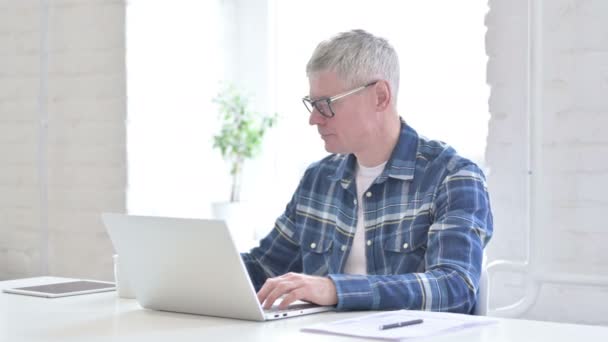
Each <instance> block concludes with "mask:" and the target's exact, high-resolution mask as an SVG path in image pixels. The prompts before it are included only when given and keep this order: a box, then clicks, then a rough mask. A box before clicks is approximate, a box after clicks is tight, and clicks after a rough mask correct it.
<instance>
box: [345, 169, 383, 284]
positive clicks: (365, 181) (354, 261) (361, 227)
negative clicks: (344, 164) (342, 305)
mask: <svg viewBox="0 0 608 342" xmlns="http://www.w3.org/2000/svg"><path fill="white" fill-rule="evenodd" d="M385 165H386V162H384V163H382V164H380V165H378V166H374V167H365V166H362V165H361V164H359V163H357V169H356V171H355V174H356V182H357V183H356V184H357V204H358V207H357V228H356V230H355V237H354V239H353V245H352V247H351V250H350V253H349V254H348V258H347V259H346V265H345V266H344V273H348V274H367V258H366V257H365V246H366V244H365V217H364V216H363V212H364V210H365V208H364V207H363V196H364V194H365V192H366V191H367V189H368V188H369V187H370V185H372V183H373V182H374V180H376V178H378V176H380V174H381V173H382V170H384V166H385Z"/></svg>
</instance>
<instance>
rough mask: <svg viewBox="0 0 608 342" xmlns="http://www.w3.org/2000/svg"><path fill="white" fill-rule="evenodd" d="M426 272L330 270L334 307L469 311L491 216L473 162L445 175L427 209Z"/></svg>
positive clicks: (477, 171)
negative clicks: (430, 216)
mask: <svg viewBox="0 0 608 342" xmlns="http://www.w3.org/2000/svg"><path fill="white" fill-rule="evenodd" d="M431 211H432V214H433V217H434V220H433V223H432V224H431V226H430V227H429V232H428V241H427V251H426V254H425V272H423V273H408V274H398V275H349V274H330V275H329V277H330V278H331V279H332V280H333V282H334V284H335V285H336V289H337V294H338V307H337V308H338V310H387V309H413V310H432V311H448V312H458V313H470V312H471V311H472V310H473V307H474V305H475V302H476V295H477V292H478V286H479V278H480V274H481V265H482V258H483V248H484V247H485V245H486V244H487V242H488V241H489V238H490V236H491V235H492V230H493V227H492V214H491V210H490V201H489V195H488V192H487V188H486V182H485V178H484V176H483V173H482V172H481V170H479V168H478V167H477V166H475V165H474V164H469V165H466V166H464V167H462V168H460V169H458V170H456V171H454V172H452V173H449V174H448V175H447V176H446V177H445V178H444V179H443V181H442V182H441V184H440V185H439V186H438V188H437V190H436V193H435V198H434V201H433V204H432V207H431Z"/></svg>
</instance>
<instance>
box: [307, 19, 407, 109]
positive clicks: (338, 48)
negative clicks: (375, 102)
mask: <svg viewBox="0 0 608 342" xmlns="http://www.w3.org/2000/svg"><path fill="white" fill-rule="evenodd" d="M319 71H334V72H337V73H338V76H339V77H340V78H341V79H342V80H343V81H345V82H346V83H347V84H348V85H349V86H351V87H356V86H361V85H363V84H364V83H366V82H370V81H374V80H377V79H383V80H386V81H388V83H389V85H390V87H391V93H392V97H393V105H396V104H397V94H398V92H399V58H398V57H397V52H396V51H395V49H394V48H393V47H392V46H391V45H390V44H389V42H388V41H387V40H386V39H384V38H380V37H376V36H374V35H372V34H371V33H368V32H366V31H364V30H352V31H348V32H342V33H339V34H337V35H335V36H333V37H331V38H330V39H329V40H325V41H322V42H321V43H319V45H317V48H316V49H315V51H314V52H313V54H312V56H311V57H310V60H309V61H308V64H306V75H308V76H309V77H310V75H311V74H312V73H315V72H319Z"/></svg>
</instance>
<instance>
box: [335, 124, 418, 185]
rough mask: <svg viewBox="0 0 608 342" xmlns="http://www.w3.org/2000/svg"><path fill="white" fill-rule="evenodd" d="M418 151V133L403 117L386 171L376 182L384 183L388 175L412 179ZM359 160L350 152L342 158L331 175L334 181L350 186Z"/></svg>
mask: <svg viewBox="0 0 608 342" xmlns="http://www.w3.org/2000/svg"><path fill="white" fill-rule="evenodd" d="M417 153H418V133H416V131H415V130H414V129H413V128H411V127H410V126H408V125H407V124H406V123H405V121H403V119H401V132H400V133H399V140H398V141H397V145H395V148H394V149H393V152H392V153H391V156H390V158H389V159H388V161H387V163H386V167H385V168H384V171H382V173H381V174H380V176H378V178H377V179H376V181H375V183H382V182H384V181H385V180H386V179H387V178H388V177H391V178H396V179H401V180H412V179H413V178H414V171H415V167H416V155H417ZM356 164H357V160H356V158H355V155H354V154H352V153H351V154H348V155H346V156H345V158H342V160H341V161H340V164H339V165H338V168H337V169H336V172H335V173H334V174H333V175H331V176H329V179H330V180H332V181H340V183H341V185H342V187H343V188H345V189H346V188H348V186H349V185H350V183H351V182H352V181H353V178H354V175H355V167H356Z"/></svg>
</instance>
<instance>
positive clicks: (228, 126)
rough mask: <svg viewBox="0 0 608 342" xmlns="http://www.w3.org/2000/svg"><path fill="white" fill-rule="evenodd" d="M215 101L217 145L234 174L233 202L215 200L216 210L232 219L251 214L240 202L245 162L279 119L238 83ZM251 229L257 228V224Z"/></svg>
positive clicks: (218, 214)
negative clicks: (257, 106)
mask: <svg viewBox="0 0 608 342" xmlns="http://www.w3.org/2000/svg"><path fill="white" fill-rule="evenodd" d="M213 102H214V103H215V104H216V105H217V106H218V111H219V119H220V122H221V127H220V130H219V132H218V134H216V135H215V136H213V147H214V148H217V149H218V150H219V151H220V153H221V155H222V158H223V159H224V160H225V161H226V162H227V163H228V165H229V169H230V176H231V178H232V182H231V183H232V184H231V191H230V202H228V203H225V202H224V203H214V204H213V214H214V216H215V217H216V218H218V219H224V220H226V221H231V220H232V219H233V218H234V217H246V216H247V215H243V213H242V211H243V210H244V209H243V208H242V207H243V206H242V205H240V204H239V202H240V199H241V198H240V195H241V180H242V176H243V166H244V163H245V161H246V160H248V159H251V158H253V157H255V156H256V154H257V153H259V151H260V147H261V145H262V139H263V138H264V135H265V133H266V131H267V130H268V129H269V128H271V127H272V126H273V125H274V124H275V123H276V120H277V114H276V113H275V114H272V115H264V114H260V113H258V112H256V111H254V110H253V109H252V106H251V102H250V97H249V96H247V95H246V94H245V93H244V92H243V91H242V90H241V89H239V88H238V87H237V86H235V85H234V84H227V85H225V86H224V87H223V88H222V89H221V90H220V92H219V93H218V94H217V96H216V97H215V98H214V99H213ZM235 211H241V213H235ZM251 229H252V232H253V227H251ZM240 233H242V232H240ZM252 236H253V234H252Z"/></svg>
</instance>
